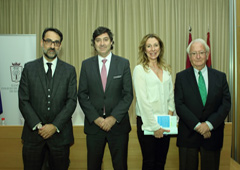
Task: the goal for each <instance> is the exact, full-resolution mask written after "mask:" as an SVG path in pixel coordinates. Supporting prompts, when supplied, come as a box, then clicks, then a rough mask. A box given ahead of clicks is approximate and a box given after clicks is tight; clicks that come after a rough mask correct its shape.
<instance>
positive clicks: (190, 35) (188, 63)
mask: <svg viewBox="0 0 240 170" xmlns="http://www.w3.org/2000/svg"><path fill="white" fill-rule="evenodd" d="M191 42H192V34H191V32H189V38H188V45H189V44H190V43H191ZM191 66H192V65H191V62H190V60H189V55H188V54H187V61H186V69H187V68H189V67H191Z"/></svg>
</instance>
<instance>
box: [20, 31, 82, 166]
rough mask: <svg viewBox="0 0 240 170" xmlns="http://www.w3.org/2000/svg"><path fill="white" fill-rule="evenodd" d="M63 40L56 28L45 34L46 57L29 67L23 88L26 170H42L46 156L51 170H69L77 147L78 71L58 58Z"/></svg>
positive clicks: (22, 81) (21, 109)
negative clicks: (72, 151)
mask: <svg viewBox="0 0 240 170" xmlns="http://www.w3.org/2000/svg"><path fill="white" fill-rule="evenodd" d="M62 40H63V35H62V33H61V32H60V31H59V30H58V29H56V28H46V29H45V30H44V32H43V34H42V40H41V46H42V49H43V57H41V58H39V59H36V60H34V61H32V62H29V63H27V64H25V66H24V69H23V72H22V76H21V80H20V85H19V92H18V94H19V109H20V111H21V113H22V115H23V117H24V119H25V123H24V127H23V132H22V140H23V151H22V153H23V163H24V169H25V170H33V169H34V170H41V168H42V164H43V161H44V157H45V153H46V152H47V153H48V154H49V158H48V163H49V166H50V169H53V170H67V169H68V167H69V149H70V145H71V144H73V140H74V138H73V128H72V120H71V117H72V114H73V112H74V110H75V108H76V104H77V82H76V71H75V68H74V67H73V66H71V65H69V64H67V63H65V62H63V61H61V60H60V59H59V58H58V54H59V51H60V50H61V43H62Z"/></svg>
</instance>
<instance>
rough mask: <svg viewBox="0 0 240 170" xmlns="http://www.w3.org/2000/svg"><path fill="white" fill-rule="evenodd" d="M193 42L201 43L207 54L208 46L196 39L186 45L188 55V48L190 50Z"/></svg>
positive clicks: (201, 40)
mask: <svg viewBox="0 0 240 170" xmlns="http://www.w3.org/2000/svg"><path fill="white" fill-rule="evenodd" d="M195 42H199V43H201V44H202V45H203V46H204V47H205V50H206V51H207V52H209V46H208V45H207V43H206V42H205V41H204V40H203V39H201V38H198V39H195V40H193V41H192V42H191V43H190V44H189V45H188V47H187V53H188V54H189V53H190V48H191V46H192V44H193V43H195Z"/></svg>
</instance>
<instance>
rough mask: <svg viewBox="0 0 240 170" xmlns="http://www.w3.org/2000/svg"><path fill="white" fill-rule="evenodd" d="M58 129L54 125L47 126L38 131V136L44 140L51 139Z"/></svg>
mask: <svg viewBox="0 0 240 170" xmlns="http://www.w3.org/2000/svg"><path fill="white" fill-rule="evenodd" d="M56 131H57V128H56V127H55V126H54V125H53V124H46V125H44V126H43V127H41V128H40V129H39V130H38V134H39V135H41V136H42V137H43V138H44V139H48V138H50V137H51V136H52V135H53V134H54V133H55V132H56Z"/></svg>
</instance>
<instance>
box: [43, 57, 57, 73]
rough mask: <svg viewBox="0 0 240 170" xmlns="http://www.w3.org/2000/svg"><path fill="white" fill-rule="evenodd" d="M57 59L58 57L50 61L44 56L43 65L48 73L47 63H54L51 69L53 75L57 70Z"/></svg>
mask: <svg viewBox="0 0 240 170" xmlns="http://www.w3.org/2000/svg"><path fill="white" fill-rule="evenodd" d="M57 60H58V58H57V57H56V58H55V59H54V60H53V61H52V62H49V61H47V60H46V59H45V57H43V65H44V69H45V73H47V71H48V65H47V63H52V66H51V69H52V77H53V75H54V72H55V70H56V66H57Z"/></svg>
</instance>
